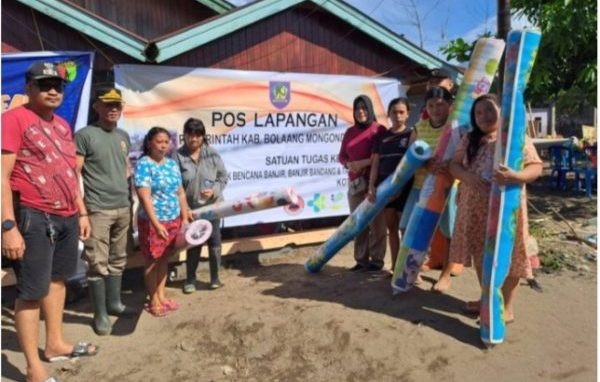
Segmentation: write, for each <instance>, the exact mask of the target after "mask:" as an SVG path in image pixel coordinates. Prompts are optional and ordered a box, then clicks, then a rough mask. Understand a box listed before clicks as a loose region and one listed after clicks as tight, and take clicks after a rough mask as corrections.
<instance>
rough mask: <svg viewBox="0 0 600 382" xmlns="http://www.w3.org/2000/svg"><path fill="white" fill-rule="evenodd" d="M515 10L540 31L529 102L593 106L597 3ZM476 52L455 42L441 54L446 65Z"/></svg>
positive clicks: (520, 4) (557, 0)
mask: <svg viewBox="0 0 600 382" xmlns="http://www.w3.org/2000/svg"><path fill="white" fill-rule="evenodd" d="M511 9H512V12H513V13H514V14H517V15H522V16H525V17H526V18H527V19H528V20H529V21H530V22H531V23H532V24H533V25H535V26H536V27H538V28H539V29H540V30H541V32H542V42H541V45H540V48H539V51H538V55H537V59H536V62H535V66H534V68H533V71H532V74H531V78H530V80H529V84H528V86H527V98H528V99H529V100H530V101H531V102H532V103H534V104H536V105H548V104H550V103H551V102H556V103H557V106H558V107H559V108H560V109H563V110H564V111H567V112H568V111H571V112H574V111H576V110H580V109H581V108H582V107H585V106H589V105H594V106H595V105H596V87H597V76H596V71H597V65H596V57H597V51H596V45H597V44H596V39H597V35H596V20H597V14H596V13H597V5H596V0H576V1H573V0H513V1H512V2H511ZM458 40H461V41H460V42H459V41H458ZM472 47H473V44H471V43H466V42H464V41H462V39H457V40H453V41H451V42H450V43H449V44H448V45H447V46H445V47H443V48H441V49H440V51H441V52H442V53H444V54H445V55H446V58H447V59H448V60H452V59H456V60H457V61H459V62H461V61H467V60H465V59H464V58H468V57H470V54H471V51H472Z"/></svg>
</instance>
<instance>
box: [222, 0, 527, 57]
mask: <svg viewBox="0 0 600 382" xmlns="http://www.w3.org/2000/svg"><path fill="white" fill-rule="evenodd" d="M345 1H346V2H347V3H348V4H350V5H352V6H353V7H355V8H357V9H359V10H360V11H361V12H363V13H364V14H366V15H368V16H369V17H371V18H372V19H374V20H376V21H378V22H379V23H381V24H383V25H385V26H386V27H387V28H389V29H391V30H392V31H394V32H395V33H397V34H400V35H404V37H405V38H406V39H407V40H409V41H410V42H412V43H414V44H416V45H418V46H421V47H422V48H423V49H425V50H426V51H428V52H429V53H431V54H433V55H435V56H437V57H439V58H441V59H445V57H444V55H443V54H442V53H441V52H440V51H439V48H440V47H443V46H445V45H446V44H447V43H448V42H449V41H450V40H453V39H456V38H459V37H462V38H463V39H464V40H465V41H467V42H471V41H473V40H474V39H475V38H477V37H478V36H479V35H481V34H483V33H485V32H486V31H489V32H491V33H492V34H496V12H497V8H496V6H497V0H345ZM229 2H230V3H232V4H236V5H243V4H246V3H249V2H251V1H248V0H229ZM417 20H419V22H418V21H417ZM511 24H512V25H511V26H512V28H513V29H517V28H522V27H524V26H527V25H529V23H528V22H527V21H526V20H524V19H522V18H519V17H515V16H513V18H512V21H511ZM419 25H420V26H421V27H420V28H419ZM419 29H420V30H421V33H419Z"/></svg>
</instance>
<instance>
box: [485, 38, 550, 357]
mask: <svg viewBox="0 0 600 382" xmlns="http://www.w3.org/2000/svg"><path fill="white" fill-rule="evenodd" d="M540 40H541V34H540V32H539V31H536V30H515V31H511V32H510V33H509V34H508V37H507V48H506V58H505V67H504V86H503V89H502V110H501V116H502V121H501V125H500V131H499V134H498V139H497V141H496V150H495V154H494V168H497V167H498V165H499V164H503V165H505V166H507V167H509V168H511V169H513V170H515V171H521V170H522V169H523V148H524V146H525V135H526V132H527V120H526V116H525V102H524V92H525V86H526V85H527V81H528V79H529V75H530V74H531V69H532V67H533V63H534V62H535V57H536V54H537V50H538V47H539V44H540ZM521 188H522V186H521V185H517V184H511V185H506V186H498V185H497V184H494V183H492V190H491V195H490V202H489V208H488V221H487V228H486V237H485V247H484V250H485V253H484V256H483V268H482V269H483V282H482V284H483V285H482V291H481V306H480V317H481V319H480V336H481V340H482V341H483V342H484V343H486V344H490V345H491V344H499V343H501V342H502V341H504V335H505V329H506V323H505V320H504V298H503V296H502V285H503V284H504V280H505V279H506V276H507V275H508V272H509V269H510V264H511V259H512V253H513V248H514V243H515V232H516V228H517V215H518V212H519V206H520V205H521Z"/></svg>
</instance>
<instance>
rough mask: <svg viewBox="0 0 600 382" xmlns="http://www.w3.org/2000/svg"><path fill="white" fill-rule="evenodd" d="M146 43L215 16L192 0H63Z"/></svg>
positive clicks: (208, 9)
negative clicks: (144, 40)
mask: <svg viewBox="0 0 600 382" xmlns="http://www.w3.org/2000/svg"><path fill="white" fill-rule="evenodd" d="M62 1H64V2H67V3H71V4H74V5H77V6H79V7H81V8H84V9H86V10H88V11H90V12H91V13H94V14H96V15H97V16H100V17H102V18H104V19H106V20H108V21H110V22H112V23H114V24H116V25H119V26H121V27H122V28H125V29H127V30H129V31H131V32H133V33H135V34H137V35H139V36H142V37H144V38H146V39H147V40H154V39H156V38H158V37H161V36H163V35H166V34H168V33H171V32H174V31H177V30H180V29H182V28H185V27H187V26H189V25H192V24H196V23H199V22H201V21H203V20H206V19H208V18H210V17H213V16H216V15H217V12H215V11H213V10H212V9H210V8H207V7H205V6H204V5H202V4H200V3H198V2H197V1H195V0H168V1H165V0H62Z"/></svg>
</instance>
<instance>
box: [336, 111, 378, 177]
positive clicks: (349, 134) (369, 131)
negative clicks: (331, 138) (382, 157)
mask: <svg viewBox="0 0 600 382" xmlns="http://www.w3.org/2000/svg"><path fill="white" fill-rule="evenodd" d="M385 130H386V128H385V126H382V125H380V124H379V123H377V122H373V123H372V124H371V126H369V127H368V128H366V129H364V130H361V129H359V128H358V127H356V126H352V127H349V128H348V130H346V133H345V134H344V138H343V139H342V146H341V147H340V155H339V161H340V163H341V164H342V165H343V166H346V163H347V162H354V161H357V160H362V159H367V158H370V157H371V152H372V149H373V138H374V137H375V134H377V133H379V132H384V131H385ZM368 170H369V169H368V168H367V171H365V172H364V173H363V174H362V175H364V176H365V177H367V178H368V176H369V171H368ZM360 175H361V174H356V173H354V172H350V171H349V172H348V179H350V180H354V179H356V178H358V177H359V176H360Z"/></svg>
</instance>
